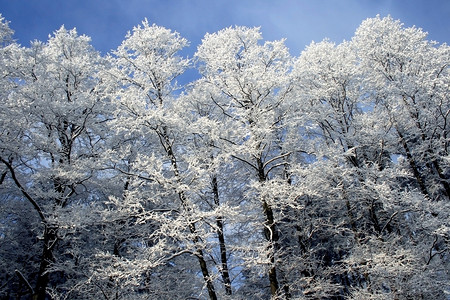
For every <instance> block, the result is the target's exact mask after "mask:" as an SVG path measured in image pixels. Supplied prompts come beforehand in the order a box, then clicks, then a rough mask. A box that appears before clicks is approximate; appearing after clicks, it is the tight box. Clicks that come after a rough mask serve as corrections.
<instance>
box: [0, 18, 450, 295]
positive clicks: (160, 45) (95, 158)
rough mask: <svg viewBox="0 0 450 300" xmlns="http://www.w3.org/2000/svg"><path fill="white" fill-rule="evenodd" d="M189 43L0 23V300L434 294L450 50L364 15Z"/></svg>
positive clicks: (439, 275) (227, 32)
mask: <svg viewBox="0 0 450 300" xmlns="http://www.w3.org/2000/svg"><path fill="white" fill-rule="evenodd" d="M188 44H189V43H188V41H187V40H186V39H184V38H183V37H181V36H180V35H179V34H178V33H177V32H174V31H172V30H170V29H166V28H164V27H160V26H157V25H151V24H149V23H148V22H147V20H145V21H143V22H142V24H140V25H139V26H136V27H135V28H133V29H132V31H130V32H129V33H128V34H127V36H126V37H125V39H124V41H123V42H122V44H121V45H120V46H119V47H118V48H117V49H116V50H113V51H111V53H108V54H106V55H101V54H100V53H99V52H98V51H96V50H95V49H94V48H93V46H92V45H91V41H90V38H89V37H87V36H85V35H79V34H78V33H77V31H76V30H75V29H72V30H68V29H66V28H64V27H61V28H60V29H59V30H57V31H55V32H54V33H53V35H51V36H49V39H48V41H46V42H40V41H35V42H32V43H31V44H30V46H27V47H24V46H21V45H19V44H17V43H16V42H15V41H14V36H13V31H12V29H11V28H10V27H9V25H8V22H7V21H6V20H5V19H4V18H1V20H0V74H1V76H0V298H1V299H33V300H34V299H36V300H44V299H105V300H112V299H116V300H118V299H210V300H214V299H449V297H450V274H449V270H450V253H449V247H450V244H449V243H450V223H449V220H450V181H449V177H450V161H449V160H450V157H449V142H450V139H449V133H448V130H449V129H450V124H449V123H450V118H449V114H450V95H449V90H450V68H449V63H450V47H449V46H448V45H446V44H439V43H437V42H433V41H429V40H427V34H426V33H425V32H423V31H422V30H421V29H419V28H415V27H405V26H404V25H403V24H402V23H400V21H398V20H394V19H392V18H391V17H383V18H382V17H379V16H377V17H375V18H370V19H367V20H365V21H363V22H362V24H361V25H360V26H359V28H357V30H356V32H355V34H354V36H353V37H352V38H351V40H350V41H344V42H342V43H339V44H335V43H333V42H331V41H329V40H324V41H322V42H318V43H311V44H310V45H309V46H308V47H306V49H305V50H304V51H302V52H301V53H300V54H299V55H298V56H296V57H295V56H292V55H291V54H290V52H289V50H288V49H287V48H286V46H285V43H284V40H279V41H264V40H263V38H262V34H261V32H260V29H259V28H248V27H240V26H234V27H229V28H225V29H223V30H220V31H218V32H216V33H212V34H206V35H205V36H204V39H203V40H202V42H201V44H200V45H198V47H197V50H196V53H195V55H194V56H193V57H192V58H187V57H183V56H182V55H181V54H180V53H181V51H182V50H183V49H184V48H185V47H187V46H188ZM188 69H196V70H197V71H198V72H199V74H200V75H199V76H198V78H197V79H195V80H192V81H191V82H189V83H188V84H186V85H183V86H181V85H179V84H178V83H177V79H179V78H180V76H181V75H183V74H184V73H185V71H186V70H188Z"/></svg>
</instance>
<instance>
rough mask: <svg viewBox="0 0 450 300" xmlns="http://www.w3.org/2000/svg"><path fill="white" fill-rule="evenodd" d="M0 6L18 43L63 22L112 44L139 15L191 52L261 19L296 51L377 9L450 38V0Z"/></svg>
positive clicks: (4, 0)
mask: <svg viewBox="0 0 450 300" xmlns="http://www.w3.org/2000/svg"><path fill="white" fill-rule="evenodd" d="M0 13H1V14H2V15H3V17H5V18H6V19H7V20H8V21H10V27H11V28H12V29H13V30H14V31H15V35H14V37H15V39H16V40H17V41H18V42H19V43H20V44H22V45H23V46H29V42H30V41H31V40H35V39H37V40H41V41H46V40H47V38H48V35H49V34H51V33H53V32H54V31H55V30H57V29H58V28H59V27H61V25H63V24H64V25H65V27H66V28H68V29H71V28H73V27H76V28H77V30H78V33H79V34H86V35H88V36H90V37H91V38H92V44H93V45H94V47H95V48H96V49H97V50H99V51H101V52H102V53H106V52H108V51H110V50H111V49H115V48H117V46H118V45H119V44H120V43H121V41H122V40H123V39H124V37H125V34H126V32H127V31H128V30H131V29H132V28H133V26H135V25H138V24H140V23H141V21H142V20H143V19H144V18H147V19H148V20H149V22H150V23H156V24H158V25H161V26H165V27H167V28H170V29H172V30H175V31H178V32H179V33H181V35H182V36H183V37H185V38H187V39H188V40H189V41H190V42H191V47H190V49H188V50H187V53H189V54H190V56H191V55H192V53H194V52H195V49H196V47H197V45H198V44H199V43H200V41H201V38H202V37H203V36H204V34H205V33H206V32H210V33H211V32H215V31H218V30H220V29H222V28H225V27H228V26H231V25H245V26H261V31H262V33H263V36H264V39H265V40H275V39H280V38H287V42H286V43H287V45H288V47H289V48H290V50H291V53H292V54H293V55H296V56H297V55H299V54H300V52H301V51H302V50H303V49H304V48H305V46H306V45H308V44H310V42H311V41H312V40H314V41H321V40H323V39H324V38H326V37H327V38H329V39H330V40H332V41H335V42H337V43H339V42H341V41H342V40H344V39H347V40H348V39H350V38H351V37H352V35H353V33H354V32H355V29H356V28H357V27H358V25H359V24H360V23H361V22H362V21H363V20H364V19H366V18H369V17H374V16H376V15H377V14H380V15H381V16H386V15H388V14H390V15H391V16H392V17H393V18H394V19H400V20H401V21H402V22H403V23H405V25H406V26H412V25H416V26H417V27H421V28H423V29H424V30H425V31H427V32H429V39H432V40H436V41H438V42H440V43H444V42H447V43H449V42H450V0H421V1H419V0H309V1H308V0H259V1H257V0H226V1H222V0H146V1H145V0H53V1H52V0H0Z"/></svg>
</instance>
